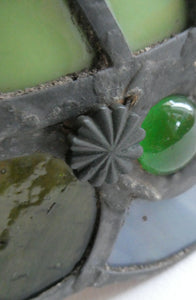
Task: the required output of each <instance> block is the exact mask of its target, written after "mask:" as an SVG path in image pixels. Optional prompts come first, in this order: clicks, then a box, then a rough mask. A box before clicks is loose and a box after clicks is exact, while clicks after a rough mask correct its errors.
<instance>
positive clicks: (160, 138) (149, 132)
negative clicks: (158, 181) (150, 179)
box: [139, 95, 196, 175]
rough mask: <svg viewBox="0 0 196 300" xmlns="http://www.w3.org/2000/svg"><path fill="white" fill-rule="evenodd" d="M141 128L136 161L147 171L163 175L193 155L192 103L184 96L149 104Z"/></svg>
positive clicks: (195, 110) (195, 116)
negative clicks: (141, 151) (149, 106)
mask: <svg viewBox="0 0 196 300" xmlns="http://www.w3.org/2000/svg"><path fill="white" fill-rule="evenodd" d="M142 128H143V129H144V130H145V131H146V137H145V139H144V140H143V141H142V142H141V143H140V144H141V146H142V147H143V151H144V152H143V155H142V156H141V157H140V159H139V161H140V163H141V164H142V167H143V168H144V169H145V170H147V171H148V172H150V173H154V174H158V175H166V174H172V173H175V172H176V171H177V170H179V169H181V168H182V167H184V166H185V165H186V164H187V163H188V162H189V161H190V160H191V159H192V158H193V157H194V155H195V154H196V105H195V104H194V103H193V102H192V101H190V100H189V99H187V98H186V97H184V96H177V95H173V96H169V97H166V98H164V99H162V100H161V101H160V102H158V103H157V104H156V105H155V106H153V107H152V108H151V109H150V111H149V113H148V115H147V116H146V118H145V120H144V122H143V124H142Z"/></svg>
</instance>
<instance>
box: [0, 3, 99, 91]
mask: <svg viewBox="0 0 196 300" xmlns="http://www.w3.org/2000/svg"><path fill="white" fill-rule="evenodd" d="M92 57H93V53H92V50H91V49H90V46H89V45H87V43H86V40H85V38H84V36H83V34H81V32H79V28H78V27H77V26H76V24H74V23H73V21H72V18H71V14H70V11H69V9H68V5H67V0H20V1H16V0H0V91H1V92H8V91H14V90H17V89H24V88H27V87H32V86H35V85H37V84H39V83H43V82H47V81H49V80H53V79H57V78H58V77H60V76H62V75H66V74H68V73H72V72H77V71H80V70H81V69H83V68H88V67H89V66H90V64H91V61H92Z"/></svg>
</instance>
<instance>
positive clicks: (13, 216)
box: [0, 154, 96, 300]
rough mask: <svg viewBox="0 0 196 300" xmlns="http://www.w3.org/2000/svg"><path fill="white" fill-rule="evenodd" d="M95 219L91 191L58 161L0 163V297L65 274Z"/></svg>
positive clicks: (17, 297) (36, 158)
mask: <svg viewBox="0 0 196 300" xmlns="http://www.w3.org/2000/svg"><path fill="white" fill-rule="evenodd" d="M95 219H96V200H95V195H94V190H93V189H92V187H91V186H90V185H89V184H88V183H81V182H79V181H77V180H76V178H75V177H74V176H73V174H72V172H71V170H70V169H69V167H68V166H67V165H66V164H65V163H64V162H63V161H62V160H59V159H56V158H53V157H51V156H50V155H46V154H34V155H30V156H27V157H20V158H15V159H11V160H7V161H3V162H2V161H0V299H1V300H13V299H14V300H22V299H26V298H27V297H29V296H31V295H33V294H34V293H37V292H40V291H41V290H43V289H45V288H47V287H48V286H50V285H51V284H54V283H55V282H57V281H58V280H60V279H61V278H63V277H65V276H66V275H67V274H69V273H70V272H71V271H72V270H73V268H74V266H75V265H76V263H78V262H79V261H80V259H81V257H82V256H83V254H84V252H85V250H86V247H87V245H88V243H89V240H90V237H91V234H92V230H93V228H94V223H95Z"/></svg>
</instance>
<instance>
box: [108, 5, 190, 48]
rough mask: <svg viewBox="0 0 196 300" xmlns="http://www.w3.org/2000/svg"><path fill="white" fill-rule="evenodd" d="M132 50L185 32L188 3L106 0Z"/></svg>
mask: <svg viewBox="0 0 196 300" xmlns="http://www.w3.org/2000/svg"><path fill="white" fill-rule="evenodd" d="M107 3H108V5H109V6H110V8H111V10H112V12H113V13H114V16H115V18H116V20H117V21H118V23H119V25H120V28H121V29H122V32H123V33H124V35H125V38H126V40H127V42H128V44H129V46H130V49H131V50H132V51H136V50H139V49H143V48H145V47H147V46H150V45H152V44H154V43H157V42H161V41H162V40H164V39H165V38H169V37H170V36H171V35H172V34H176V33H179V32H181V31H182V30H184V29H185V27H186V23H187V6H186V1H185V0H121V1H119V0H107Z"/></svg>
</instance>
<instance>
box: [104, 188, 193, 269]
mask: <svg viewBox="0 0 196 300" xmlns="http://www.w3.org/2000/svg"><path fill="white" fill-rule="evenodd" d="M195 242H196V185H194V186H193V187H192V188H191V189H190V190H188V191H186V192H185V193H183V194H181V195H180V196H178V197H175V198H172V199H166V200H162V201H159V202H153V201H152V202H151V201H147V200H142V199H137V200H134V201H133V202H132V204H131V206H130V210H129V212H128V214H127V216H126V219H125V223H124V225H123V226H122V228H121V231H120V232H119V235H118V238H117V240H116V243H115V244H114V248H113V251H112V253H111V255H110V257H109V260H108V263H109V265H112V266H128V265H135V264H147V263H150V262H155V261H158V260H161V259H163V258H167V257H169V256H170V255H172V254H174V253H176V252H178V251H180V250H182V249H183V248H185V247H187V246H190V245H192V244H193V243H195Z"/></svg>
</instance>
